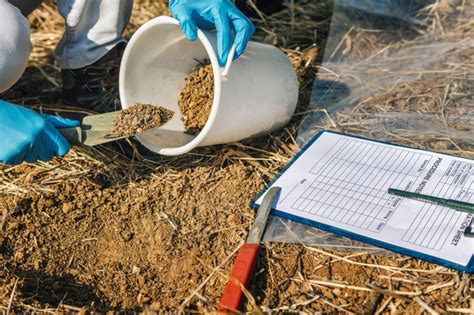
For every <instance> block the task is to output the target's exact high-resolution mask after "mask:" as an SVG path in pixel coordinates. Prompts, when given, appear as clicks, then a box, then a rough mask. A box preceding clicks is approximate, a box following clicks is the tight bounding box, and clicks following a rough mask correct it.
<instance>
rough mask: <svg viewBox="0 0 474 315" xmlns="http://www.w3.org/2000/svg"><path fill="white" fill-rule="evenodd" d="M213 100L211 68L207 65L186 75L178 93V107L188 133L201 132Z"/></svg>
mask: <svg viewBox="0 0 474 315" xmlns="http://www.w3.org/2000/svg"><path fill="white" fill-rule="evenodd" d="M213 100H214V74H213V72H212V66H211V65H210V64H208V65H205V66H203V67H201V68H199V69H198V70H196V71H194V72H192V73H191V74H190V75H188V77H186V84H185V85H184V87H183V88H182V89H181V92H180V93H179V99H178V105H179V109H180V111H181V114H182V115H183V117H182V121H183V123H184V127H185V128H186V131H187V132H188V133H191V134H196V133H199V131H201V129H202V128H203V127H204V125H205V124H206V122H207V119H208V118H209V114H210V113H211V107H212V101H213Z"/></svg>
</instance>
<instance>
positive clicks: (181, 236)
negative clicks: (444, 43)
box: [0, 0, 474, 314]
mask: <svg viewBox="0 0 474 315" xmlns="http://www.w3.org/2000/svg"><path fill="white" fill-rule="evenodd" d="M321 3H323V2H320V1H313V0H304V1H303V0H301V1H298V2H295V4H296V5H300V6H302V7H301V8H299V9H298V10H286V13H285V12H282V13H281V14H279V15H278V16H276V18H275V19H268V20H266V21H265V22H261V24H260V25H262V28H265V30H266V31H263V30H262V29H260V30H259V31H258V32H257V35H256V36H257V37H256V39H258V40H262V41H266V42H269V43H276V44H278V45H281V46H283V44H282V43H284V45H286V46H284V47H302V48H301V49H300V48H298V49H285V52H286V53H287V54H288V56H289V58H290V59H291V61H292V62H293V63H294V65H295V67H296V68H297V72H298V74H299V78H300V83H301V87H302V89H301V96H302V97H300V102H301V103H300V105H299V108H298V109H297V113H298V114H297V115H296V116H295V117H294V119H293V120H292V122H291V123H290V124H289V125H288V126H287V127H286V128H284V129H283V130H281V131H279V132H276V133H274V134H272V135H271V136H269V137H265V138H262V139H258V140H253V141H251V142H250V141H249V142H243V143H236V144H231V145H224V146H216V147H210V148H201V149H199V150H195V151H193V152H192V153H190V154H187V155H184V156H180V157H173V158H166V157H164V158H163V160H162V161H161V162H160V163H151V162H147V161H136V160H133V161H131V160H130V159H127V158H125V157H123V156H121V155H120V154H119V153H117V152H116V151H112V150H111V149H109V148H108V147H107V146H98V147H94V148H88V147H81V148H73V150H71V152H70V153H69V154H68V155H67V156H66V157H65V158H63V159H55V160H53V161H50V162H48V163H36V164H24V165H21V166H17V167H6V166H0V311H6V310H7V309H8V308H9V310H10V312H16V313H19V312H21V311H23V312H25V311H26V312H32V311H35V310H40V311H41V310H42V311H43V313H48V314H50V313H54V312H55V311H56V310H59V311H68V312H71V311H80V310H81V308H83V307H84V308H83V309H82V312H81V314H85V313H86V312H85V311H87V310H99V311H103V312H105V311H106V310H109V309H116V310H118V309H127V310H142V309H150V310H162V311H166V310H167V311H176V309H178V308H179V307H180V306H183V307H186V308H187V309H190V310H198V311H200V312H206V311H207V312H209V311H213V310H215V309H216V306H217V303H218V300H219V298H220V296H221V294H222V290H223V288H224V284H225V281H226V277H227V275H228V273H229V271H230V268H231V263H232V261H233V259H235V254H234V253H235V252H236V250H237V249H238V248H239V246H240V245H241V244H242V242H243V240H245V238H246V235H247V233H248V229H249V226H250V224H251V223H252V222H253V217H254V211H253V210H252V209H251V208H250V207H249V206H248V204H249V202H250V200H251V198H252V197H253V195H254V194H255V193H256V192H258V191H259V190H261V189H262V187H264V185H265V184H266V183H268V181H269V180H270V179H271V178H272V177H273V176H274V175H275V174H277V173H278V171H279V170H281V169H282V168H283V167H284V165H286V163H288V161H289V160H290V158H291V157H293V156H294V155H295V154H296V152H297V151H298V146H297V145H296V143H295V140H294V139H295V137H296V134H297V130H298V126H299V123H300V120H299V118H301V117H302V115H301V112H303V111H305V108H304V105H305V102H306V101H307V100H308V99H309V96H310V93H311V88H312V81H311V78H312V77H313V78H314V73H315V72H316V70H317V67H316V63H315V62H314V60H317V58H320V56H321V54H322V53H321V52H319V53H318V52H317V50H316V48H315V47H314V46H312V42H313V37H314V28H312V26H311V25H313V24H310V23H315V24H316V26H315V28H318V36H317V40H320V38H324V36H320V33H319V31H320V29H319V27H320V25H327V24H328V21H329V19H328V17H324V16H322V14H323V13H324V12H326V11H324V9H325V8H326V7H325V6H322V5H321ZM465 4H466V6H467V5H468V2H466V3H465ZM440 5H441V4H440ZM165 7H166V4H164V3H163V2H161V1H148V2H147V1H144V0H137V1H136V2H135V9H134V12H133V16H132V23H131V27H136V26H138V25H141V24H143V23H144V22H145V21H146V20H148V19H150V18H152V17H155V16H157V15H160V14H161V13H162V12H163V11H160V10H162V9H164V8H165ZM438 8H439V7H438ZM326 10H327V9H326ZM55 12H56V9H55V8H54V7H53V6H52V5H51V2H49V4H47V5H45V7H44V8H43V9H42V10H40V11H37V12H35V14H33V15H32V17H31V18H30V19H31V21H32V22H33V37H32V38H33V43H34V46H35V50H34V51H33V54H32V61H31V67H30V68H29V69H28V70H27V71H26V73H25V75H24V76H23V78H22V80H21V81H20V82H19V83H18V84H17V85H16V86H15V88H13V89H12V90H10V91H9V92H7V93H5V94H3V95H2V98H3V99H7V100H9V101H12V102H17V103H21V104H26V105H29V106H31V107H32V108H36V109H38V108H41V109H43V110H46V111H47V110H48V108H49V109H50V110H51V111H52V112H54V111H58V110H59V109H58V106H57V104H58V101H59V90H57V88H56V86H57V85H58V84H52V83H51V81H52V82H60V74H59V73H58V72H57V71H56V69H57V66H56V65H55V64H53V59H52V58H50V57H49V56H50V55H51V52H50V50H51V47H52V46H53V45H54V43H55V42H56V41H57V40H58V39H59V38H60V36H61V34H62V30H63V25H61V23H59V22H58V21H61V17H60V16H59V15H58V14H57V13H55ZM55 14H56V15H55ZM295 14H296V17H295ZM325 14H326V15H327V16H329V17H330V12H329V13H327V12H326V13H325ZM293 20H295V21H296V23H298V21H303V22H304V25H303V27H301V25H300V27H296V28H295V31H287V32H285V28H286V29H288V25H292V26H293V25H295V26H298V24H294V23H293V22H291V21H293ZM282 21H284V23H282ZM322 22H323V23H322ZM436 25H437V24H436ZM282 28H283V29H282ZM268 29H270V30H271V32H270V33H269V32H268V31H267V30H268ZM471 29H472V28H471ZM440 33H441V31H440ZM45 34H46V36H45ZM321 34H324V32H322V33H321ZM465 34H467V32H466V33H465ZM302 38H304V39H307V40H305V42H303V41H302V40H301V39H302ZM295 41H297V42H295ZM306 42H310V43H311V44H308V45H306V44H305V43H306ZM362 43H363V44H365V43H364V42H362ZM300 44H301V45H300ZM471 56H473V55H472V54H471ZM473 64H474V63H472V62H466V63H465V64H464V65H463V67H458V68H459V69H460V70H463V69H467V67H472V65H473ZM38 68H39V70H38ZM466 71H467V70H466ZM45 75H47V79H46V78H45ZM465 77H466V76H464V75H463V76H459V78H465ZM421 79H423V77H420V80H421ZM435 79H436V78H435ZM470 80H471V81H472V78H471V79H470ZM471 81H469V82H471ZM453 82H455V83H456V82H457V81H453ZM463 82H464V81H463ZM441 83H443V81H441ZM429 85H430V87H429V88H427V87H426V86H423V85H422V84H404V85H400V86H397V87H394V90H392V91H395V90H396V91H397V95H392V94H390V93H389V95H390V97H391V96H396V97H397V98H396V99H393V100H390V99H389V98H387V96H385V97H384V96H383V95H382V94H381V95H377V97H376V101H374V102H365V103H363V104H361V105H360V106H358V107H357V108H356V109H354V110H353V111H347V112H344V113H341V115H340V116H337V117H333V118H334V119H336V123H337V125H338V127H339V129H338V130H342V131H347V132H350V133H353V134H361V135H369V136H370V135H372V136H378V135H382V133H378V134H373V133H372V131H371V127H372V125H371V124H364V119H366V118H367V119H368V118H370V116H371V114H373V113H379V110H380V111H381V112H386V111H390V109H393V110H395V109H397V110H399V111H400V110H403V111H406V112H407V113H418V112H420V111H421V112H426V113H445V112H446V110H448V111H449V114H450V115H451V114H453V115H454V114H455V113H452V111H453V110H456V111H457V115H459V114H461V113H462V110H463V109H468V110H469V109H470V108H471V113H472V105H471V107H468V106H467V105H466V103H465V102H466V101H469V100H471V98H472V93H470V94H469V93H466V91H465V90H464V88H463V86H458V85H457V83H456V84H454V85H452V86H451V87H450V88H449V89H448V90H446V89H445V86H446V85H444V84H437V85H436V87H435V88H434V89H433V88H432V87H433V86H434V85H433V84H431V82H429ZM471 86H472V84H471ZM455 87H456V88H455ZM446 91H447V92H448V93H447V92H446ZM469 91H470V90H469ZM394 93H395V92H394ZM422 95H423V96H422ZM445 95H447V96H445ZM25 96H28V97H25ZM33 96H34V97H33ZM399 96H401V97H399ZM413 96H417V97H416V98H413ZM432 96H434V97H435V99H436V101H434V102H431V101H430V97H432ZM443 100H444V101H445V102H443ZM447 102H449V103H447ZM38 104H40V105H38ZM446 104H449V106H447V105H446ZM471 104H472V102H471ZM48 105H49V106H48ZM445 105H446V106H445ZM447 107H448V108H447ZM66 110H70V109H66ZM75 110H77V111H78V112H81V111H82V109H75ZM469 113H470V112H468V113H467V114H469ZM467 114H466V115H467ZM440 116H441V115H440ZM448 118H449V117H448ZM403 137H404V138H403V139H400V138H397V135H393V138H392V139H391V141H393V142H396V143H401V144H409V145H415V144H414V143H410V142H409V141H410V139H413V137H414V136H413V135H409V134H406V135H403ZM415 137H416V135H415ZM420 138H421V137H420ZM415 139H416V145H418V144H419V145H420V146H423V147H427V148H432V147H434V146H436V145H437V144H438V143H439V141H441V140H440V139H431V138H430V137H424V138H423V139H418V138H415ZM443 141H444V142H443V145H444V146H445V147H444V148H445V150H444V152H447V153H453V154H465V155H466V156H469V157H471V158H472V157H474V149H473V148H472V147H469V146H466V145H464V144H463V143H456V142H455V143H452V142H450V141H448V140H443ZM437 148H438V149H439V150H441V147H437ZM470 279H471V278H470V277H469V276H468V275H465V274H462V273H459V272H456V271H453V270H449V269H445V268H440V267H439V266H437V265H433V264H428V263H425V262H423V261H420V260H416V259H411V258H409V257H406V256H399V255H391V254H382V255H380V254H378V255H374V254H371V253H368V252H367V251H363V250H360V251H356V252H346V251H342V250H338V251H330V250H328V249H326V248H324V247H309V246H304V245H301V244H294V245H292V244H277V243H270V244H266V245H265V249H264V250H262V252H261V253H260V259H259V262H258V265H257V268H256V273H255V277H254V278H253V280H252V285H251V288H250V293H251V294H252V297H253V300H254V301H251V302H250V303H248V305H247V308H249V309H250V308H253V307H255V305H258V307H259V308H260V309H262V310H264V311H267V312H270V311H273V312H274V313H277V312H282V313H283V312H286V313H292V312H300V311H301V312H305V313H316V312H322V313H328V314H334V313H345V312H348V311H350V312H353V313H356V314H362V313H365V314H373V313H377V314H419V313H432V314H435V313H436V312H438V313H448V312H451V311H452V312H455V311H453V310H460V309H461V311H460V312H464V313H467V312H469V309H470V308H471V309H472V303H473V302H472V301H471V300H472V299H471V293H472V283H471V282H470ZM433 310H434V311H433ZM375 311H377V312H375Z"/></svg>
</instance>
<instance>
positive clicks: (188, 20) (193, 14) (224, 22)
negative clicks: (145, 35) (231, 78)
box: [169, 0, 255, 66]
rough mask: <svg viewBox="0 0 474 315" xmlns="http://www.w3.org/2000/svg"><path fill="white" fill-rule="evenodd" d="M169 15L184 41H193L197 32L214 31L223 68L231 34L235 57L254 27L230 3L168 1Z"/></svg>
mask: <svg viewBox="0 0 474 315" xmlns="http://www.w3.org/2000/svg"><path fill="white" fill-rule="evenodd" d="M169 7H170V11H171V13H172V14H173V17H174V18H176V19H177V20H178V21H179V24H180V25H181V28H182V29H183V32H184V34H185V35H186V37H187V38H188V39H189V40H191V41H194V40H196V39H197V28H201V29H205V30H210V29H214V28H215V29H216V30H217V55H218V59H219V64H220V65H221V66H224V65H225V64H226V62H227V56H228V54H229V51H230V48H231V47H232V30H234V31H235V39H234V44H235V48H236V49H235V56H234V59H237V58H238V57H239V56H240V55H242V54H243V53H244V51H245V47H247V43H248V41H249V40H250V38H251V37H252V35H253V33H254V31H255V26H253V24H252V22H250V20H249V19H248V18H247V17H246V16H245V15H244V14H243V13H242V12H240V11H239V9H237V7H236V6H235V5H234V4H233V3H232V1H230V0H200V1H197V0H170V2H169Z"/></svg>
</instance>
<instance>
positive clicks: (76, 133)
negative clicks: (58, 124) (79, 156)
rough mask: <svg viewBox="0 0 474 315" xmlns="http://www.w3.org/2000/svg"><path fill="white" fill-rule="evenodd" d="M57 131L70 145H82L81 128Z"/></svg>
mask: <svg viewBox="0 0 474 315" xmlns="http://www.w3.org/2000/svg"><path fill="white" fill-rule="evenodd" d="M58 131H59V132H60V133H61V134H62V135H63V137H64V138H66V140H67V141H68V142H69V143H70V144H71V145H80V144H82V143H83V138H82V129H81V127H72V128H61V129H58Z"/></svg>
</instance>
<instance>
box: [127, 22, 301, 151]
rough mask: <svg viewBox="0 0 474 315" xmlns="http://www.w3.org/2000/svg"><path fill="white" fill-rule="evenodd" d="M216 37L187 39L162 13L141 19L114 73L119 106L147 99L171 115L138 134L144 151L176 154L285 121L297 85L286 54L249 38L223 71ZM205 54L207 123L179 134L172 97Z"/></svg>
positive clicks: (292, 107)
mask: <svg viewBox="0 0 474 315" xmlns="http://www.w3.org/2000/svg"><path fill="white" fill-rule="evenodd" d="M216 42H217V40H216V36H215V34H214V33H213V32H206V31H198V40H196V41H194V42H191V41H189V40H187V39H186V38H185V37H184V35H183V33H182V31H181V29H180V27H179V24H178V21H177V20H175V19H173V18H171V17H165V16H161V17H157V18H155V19H153V20H151V21H149V22H147V23H145V24H144V25H143V26H142V27H140V29H139V30H138V31H137V32H136V33H135V34H134V35H133V37H132V38H131V39H130V42H129V43H128V45H127V48H126V50H125V53H124V56H123V59H122V65H121V70H120V98H121V102H122V107H123V108H127V107H130V106H132V105H134V104H136V103H149V104H156V105H160V106H163V107H166V108H168V109H171V110H173V111H175V112H176V114H175V115H174V117H173V119H172V120H171V121H169V122H168V123H167V124H166V125H164V126H162V127H161V128H159V129H155V130H151V131H149V132H146V133H142V134H140V135H138V136H137V139H138V140H139V141H140V142H141V143H142V144H143V145H145V146H146V147H147V148H148V149H150V150H152V151H154V152H157V153H159V154H163V155H180V154H184V153H187V152H189V151H191V150H192V149H194V148H196V147H198V146H206V145H214V144H223V143H229V142H235V141H240V140H242V139H245V138H249V137H256V136H261V135H264V134H268V133H270V132H272V131H274V130H276V129H278V128H280V127H282V126H284V125H285V124H287V123H288V122H289V120H290V118H291V116H292V115H293V113H294V111H295V108H296V103H297V99H298V83H297V78H296V74H295V72H294V69H293V67H292V65H291V63H290V61H289V60H288V58H287V57H286V56H285V54H283V52H281V51H280V50H279V49H277V48H276V47H274V46H271V45H265V44H260V43H255V42H250V43H249V44H248V47H247V50H246V52H245V54H244V55H242V56H241V57H240V58H239V59H238V60H236V61H234V62H232V65H231V67H230V69H228V70H229V72H228V73H227V74H226V75H225V76H224V75H223V69H221V68H220V67H219V64H218V61H217V57H216V53H215V51H216V49H215V47H216ZM205 59H209V60H210V61H211V64H212V67H213V72H214V100H213V105H212V109H211V113H210V116H209V118H208V120H207V123H206V125H205V126H204V128H203V129H202V130H201V132H199V133H198V134H197V135H195V136H194V135H189V134H186V133H185V132H184V131H185V129H184V125H183V123H182V121H181V113H180V111H179V107H178V96H179V92H180V90H181V88H182V87H183V86H184V84H185V78H186V76H188V75H189V74H190V73H191V72H192V69H193V68H195V67H196V65H197V63H198V62H197V61H203V60H205ZM229 65H230V63H229Z"/></svg>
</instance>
